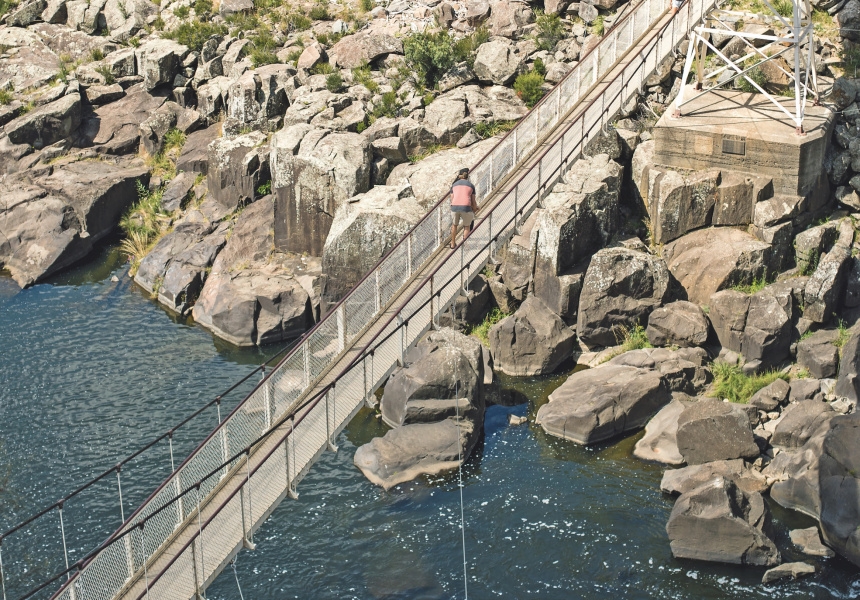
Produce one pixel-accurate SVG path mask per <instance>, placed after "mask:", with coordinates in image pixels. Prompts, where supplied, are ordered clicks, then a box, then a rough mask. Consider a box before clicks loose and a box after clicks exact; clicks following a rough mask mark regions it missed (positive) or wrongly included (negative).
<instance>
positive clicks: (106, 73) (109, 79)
mask: <svg viewBox="0 0 860 600" xmlns="http://www.w3.org/2000/svg"><path fill="white" fill-rule="evenodd" d="M95 71H96V73H98V74H99V75H101V76H102V77H104V78H105V85H113V84H115V83H116V77H114V76H113V73H112V72H111V70H110V67H108V66H107V65H99V66H98V67H96V68H95Z"/></svg>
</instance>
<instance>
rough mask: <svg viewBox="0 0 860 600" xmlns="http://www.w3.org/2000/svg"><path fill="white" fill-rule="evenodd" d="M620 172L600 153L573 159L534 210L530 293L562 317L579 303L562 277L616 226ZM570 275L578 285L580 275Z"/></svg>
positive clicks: (571, 314)
mask: <svg viewBox="0 0 860 600" xmlns="http://www.w3.org/2000/svg"><path fill="white" fill-rule="evenodd" d="M622 173H623V167H622V166H621V165H619V164H618V163H616V162H614V161H612V160H610V159H609V156H608V155H606V154H599V155H597V156H594V157H593V158H583V159H581V160H578V161H577V162H576V163H574V165H573V167H571V169H570V170H569V171H568V172H567V173H565V175H564V177H563V179H562V181H561V182H559V183H558V184H556V185H555V187H554V188H553V190H552V193H550V194H549V195H547V196H546V197H545V198H544V200H543V209H542V210H540V211H538V212H537V217H536V221H535V225H534V228H533V229H532V233H531V236H530V237H531V239H530V248H532V247H533V248H535V261H534V263H535V264H534V270H535V274H534V280H535V281H534V283H535V285H534V291H535V295H536V296H538V297H539V298H540V299H541V300H543V301H544V302H545V303H546V304H547V306H549V307H550V308H552V309H553V310H554V311H555V312H557V313H558V314H559V315H560V316H561V317H562V318H565V319H571V320H572V319H573V318H575V317H576V311H577V308H578V304H579V302H578V301H579V298H578V296H576V297H574V298H573V299H571V298H570V291H569V290H570V282H569V279H570V277H567V276H569V275H570V274H571V270H572V269H574V267H575V265H577V263H581V262H583V261H584V260H586V259H587V258H588V257H589V256H591V254H593V253H594V252H595V251H597V250H598V249H600V248H602V247H604V246H605V245H606V244H607V243H608V242H609V240H610V239H611V238H612V236H613V234H614V233H615V232H616V230H617V227H618V195H619V192H620V189H621V179H622V177H621V176H622ZM575 279H577V282H578V283H579V286H580V287H581V283H582V275H579V277H576V278H575ZM571 300H572V302H571Z"/></svg>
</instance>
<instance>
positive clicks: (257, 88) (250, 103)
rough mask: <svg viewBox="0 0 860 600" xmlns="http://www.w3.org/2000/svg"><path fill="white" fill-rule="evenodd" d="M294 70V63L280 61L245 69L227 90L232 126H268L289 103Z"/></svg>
mask: <svg viewBox="0 0 860 600" xmlns="http://www.w3.org/2000/svg"><path fill="white" fill-rule="evenodd" d="M294 73H295V70H294V69H293V68H292V67H290V66H288V65H279V64H274V65H266V66H263V67H259V68H257V69H254V70H253V71H246V72H245V73H243V74H242V76H241V77H239V78H238V79H236V81H234V82H233V84H232V85H231V86H230V89H229V91H228V92H227V98H228V99H227V102H226V104H227V117H228V119H229V126H230V127H232V128H234V129H235V128H240V129H241V128H242V127H248V126H254V127H259V128H263V129H267V128H268V127H269V123H270V122H271V121H274V120H276V119H277V118H278V117H280V116H281V115H283V113H284V111H285V110H286V108H287V106H288V105H289V101H288V100H287V87H288V85H289V81H290V78H291V77H292V76H293V74H294Z"/></svg>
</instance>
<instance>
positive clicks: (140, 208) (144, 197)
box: [119, 181, 170, 275]
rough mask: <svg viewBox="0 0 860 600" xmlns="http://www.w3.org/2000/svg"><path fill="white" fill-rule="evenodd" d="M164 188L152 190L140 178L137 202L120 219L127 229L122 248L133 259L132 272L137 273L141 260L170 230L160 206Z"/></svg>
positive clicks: (122, 226) (167, 216)
mask: <svg viewBox="0 0 860 600" xmlns="http://www.w3.org/2000/svg"><path fill="white" fill-rule="evenodd" d="M163 195H164V188H159V189H157V190H155V191H149V190H148V189H147V188H146V186H144V185H143V184H142V183H141V182H140V181H138V182H137V202H135V203H134V205H132V206H131V208H129V209H128V210H127V211H126V213H125V214H124V215H123V217H122V219H120V222H119V226H120V229H122V231H123V233H125V236H126V237H125V239H124V240H123V241H122V242H121V243H120V251H121V252H122V253H123V254H125V255H126V256H127V257H128V259H129V261H130V262H131V270H130V271H129V272H130V273H131V275H134V274H135V273H137V268H138V267H139V266H140V261H141V260H143V257H145V256H146V255H147V254H148V253H149V251H150V250H151V249H152V247H153V246H154V245H155V244H156V243H157V242H158V240H160V239H161V238H162V237H164V235H165V234H166V233H167V232H168V230H169V228H170V226H169V223H170V218H169V215H167V214H166V213H165V212H164V210H163V209H162V207H161V198H162V196H163Z"/></svg>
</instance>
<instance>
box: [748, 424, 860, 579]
mask: <svg viewBox="0 0 860 600" xmlns="http://www.w3.org/2000/svg"><path fill="white" fill-rule="evenodd" d="M858 473H860V413H853V414H850V415H837V416H834V417H833V418H832V419H830V420H829V421H828V422H827V423H825V424H822V425H821V426H820V427H819V429H818V430H817V431H816V432H815V434H814V435H813V436H812V437H810V438H809V440H808V441H807V442H806V443H805V444H804V445H803V446H802V447H801V448H799V449H798V450H797V451H796V452H782V453H780V454H779V455H777V457H776V458H775V459H774V460H773V462H771V464H770V465H769V466H768V467H767V469H766V470H765V475H768V476H770V477H773V478H775V479H777V482H776V483H774V484H773V487H772V488H771V497H772V498H773V499H774V500H776V501H777V502H778V503H779V504H781V505H782V506H785V507H787V508H791V509H794V510H797V511H799V512H802V513H804V514H807V515H809V516H811V517H814V518H816V519H818V520H819V522H820V524H821V532H822V536H823V538H824V541H825V543H826V544H827V545H828V546H830V547H831V548H833V549H834V550H836V552H837V553H839V554H840V555H842V556H843V557H845V558H847V559H848V560H850V561H851V562H853V563H854V564H855V565H860V479H858V475H857V474H858Z"/></svg>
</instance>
